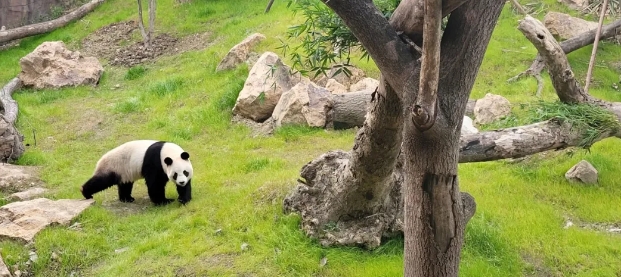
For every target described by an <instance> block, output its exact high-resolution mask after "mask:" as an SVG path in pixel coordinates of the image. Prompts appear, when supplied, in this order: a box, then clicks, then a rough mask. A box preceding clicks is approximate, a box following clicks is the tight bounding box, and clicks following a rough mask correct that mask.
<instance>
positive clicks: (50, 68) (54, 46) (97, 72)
mask: <svg viewBox="0 0 621 277" xmlns="http://www.w3.org/2000/svg"><path fill="white" fill-rule="evenodd" d="M19 64H20V66H21V68H22V71H21V72H20V73H19V79H20V80H22V82H23V83H24V85H25V86H32V87H35V88H37V89H42V88H61V87H67V86H79V85H92V86H95V85H97V83H99V78H100V77H101V75H102V74H103V72H104V68H103V67H102V66H101V64H100V63H99V61H98V60H97V58H95V57H84V56H82V55H81V54H80V52H78V51H70V50H68V49H67V48H66V47H65V43H63V42H62V41H50V42H44V43H42V44H41V45H39V46H38V47H37V48H36V49H35V50H34V51H33V52H31V53H30V54H28V55H26V56H25V57H23V58H21V59H20V60H19Z"/></svg>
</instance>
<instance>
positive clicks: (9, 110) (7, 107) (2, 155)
mask: <svg viewBox="0 0 621 277" xmlns="http://www.w3.org/2000/svg"><path fill="white" fill-rule="evenodd" d="M21 83H22V82H21V81H20V80H19V78H13V79H12V80H11V81H10V82H9V83H8V84H7V85H6V86H4V87H3V88H2V90H0V162H10V161H13V160H17V159H18V158H19V157H21V155H22V154H23V153H24V151H25V149H24V143H23V141H24V136H22V135H21V134H20V133H19V131H18V130H17V128H15V125H14V124H15V120H16V119H17V111H18V108H17V102H15V100H13V98H12V97H11V95H12V94H13V92H14V91H16V90H17V89H19V88H20V87H21Z"/></svg>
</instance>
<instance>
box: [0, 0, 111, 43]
mask: <svg viewBox="0 0 621 277" xmlns="http://www.w3.org/2000/svg"><path fill="white" fill-rule="evenodd" d="M104 1H105V0H92V1H91V2H89V3H86V4H84V5H83V6H81V7H79V8H77V9H76V10H74V11H72V12H70V13H68V14H67V15H64V16H61V17H59V18H57V19H54V20H50V21H47V22H42V23H37V24H32V25H27V26H22V27H19V28H14V29H8V30H5V31H0V43H2V42H7V41H11V40H15V39H20V38H25V37H29V36H34V35H39V34H44V33H47V32H51V31H53V30H56V29H58V28H60V27H63V26H66V25H67V24H69V23H70V22H72V21H74V20H77V19H80V18H82V17H84V16H85V15H87V14H88V13H89V12H91V11H93V10H94V9H95V8H96V7H97V6H99V4H101V3H103V2H104Z"/></svg>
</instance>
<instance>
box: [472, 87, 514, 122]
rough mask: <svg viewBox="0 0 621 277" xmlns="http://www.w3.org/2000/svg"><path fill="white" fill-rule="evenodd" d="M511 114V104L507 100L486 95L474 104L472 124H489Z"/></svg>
mask: <svg viewBox="0 0 621 277" xmlns="http://www.w3.org/2000/svg"><path fill="white" fill-rule="evenodd" d="M509 114H511V103H509V100H507V98H504V97H502V96H500V95H495V94H491V93H488V94H486V95H485V97H483V98H481V99H479V100H477V102H476V104H474V117H475V119H474V122H475V123H476V124H489V123H492V122H494V121H496V120H498V119H501V118H503V117H505V116H508V115H509Z"/></svg>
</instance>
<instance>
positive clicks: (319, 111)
mask: <svg viewBox="0 0 621 277" xmlns="http://www.w3.org/2000/svg"><path fill="white" fill-rule="evenodd" d="M331 114H332V100H331V94H330V92H329V91H328V90H327V89H325V88H322V87H319V86H317V85H315V84H314V83H312V82H302V83H298V84H297V85H295V86H294V87H293V88H291V90H289V91H287V92H285V93H283V94H282V96H281V97H280V101H279V102H278V105H276V107H275V108H274V112H273V113H272V118H273V119H274V120H275V123H276V127H280V126H282V125H286V124H302V125H308V126H311V127H320V128H324V127H326V124H327V123H328V122H330V121H331V119H330V117H331Z"/></svg>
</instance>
